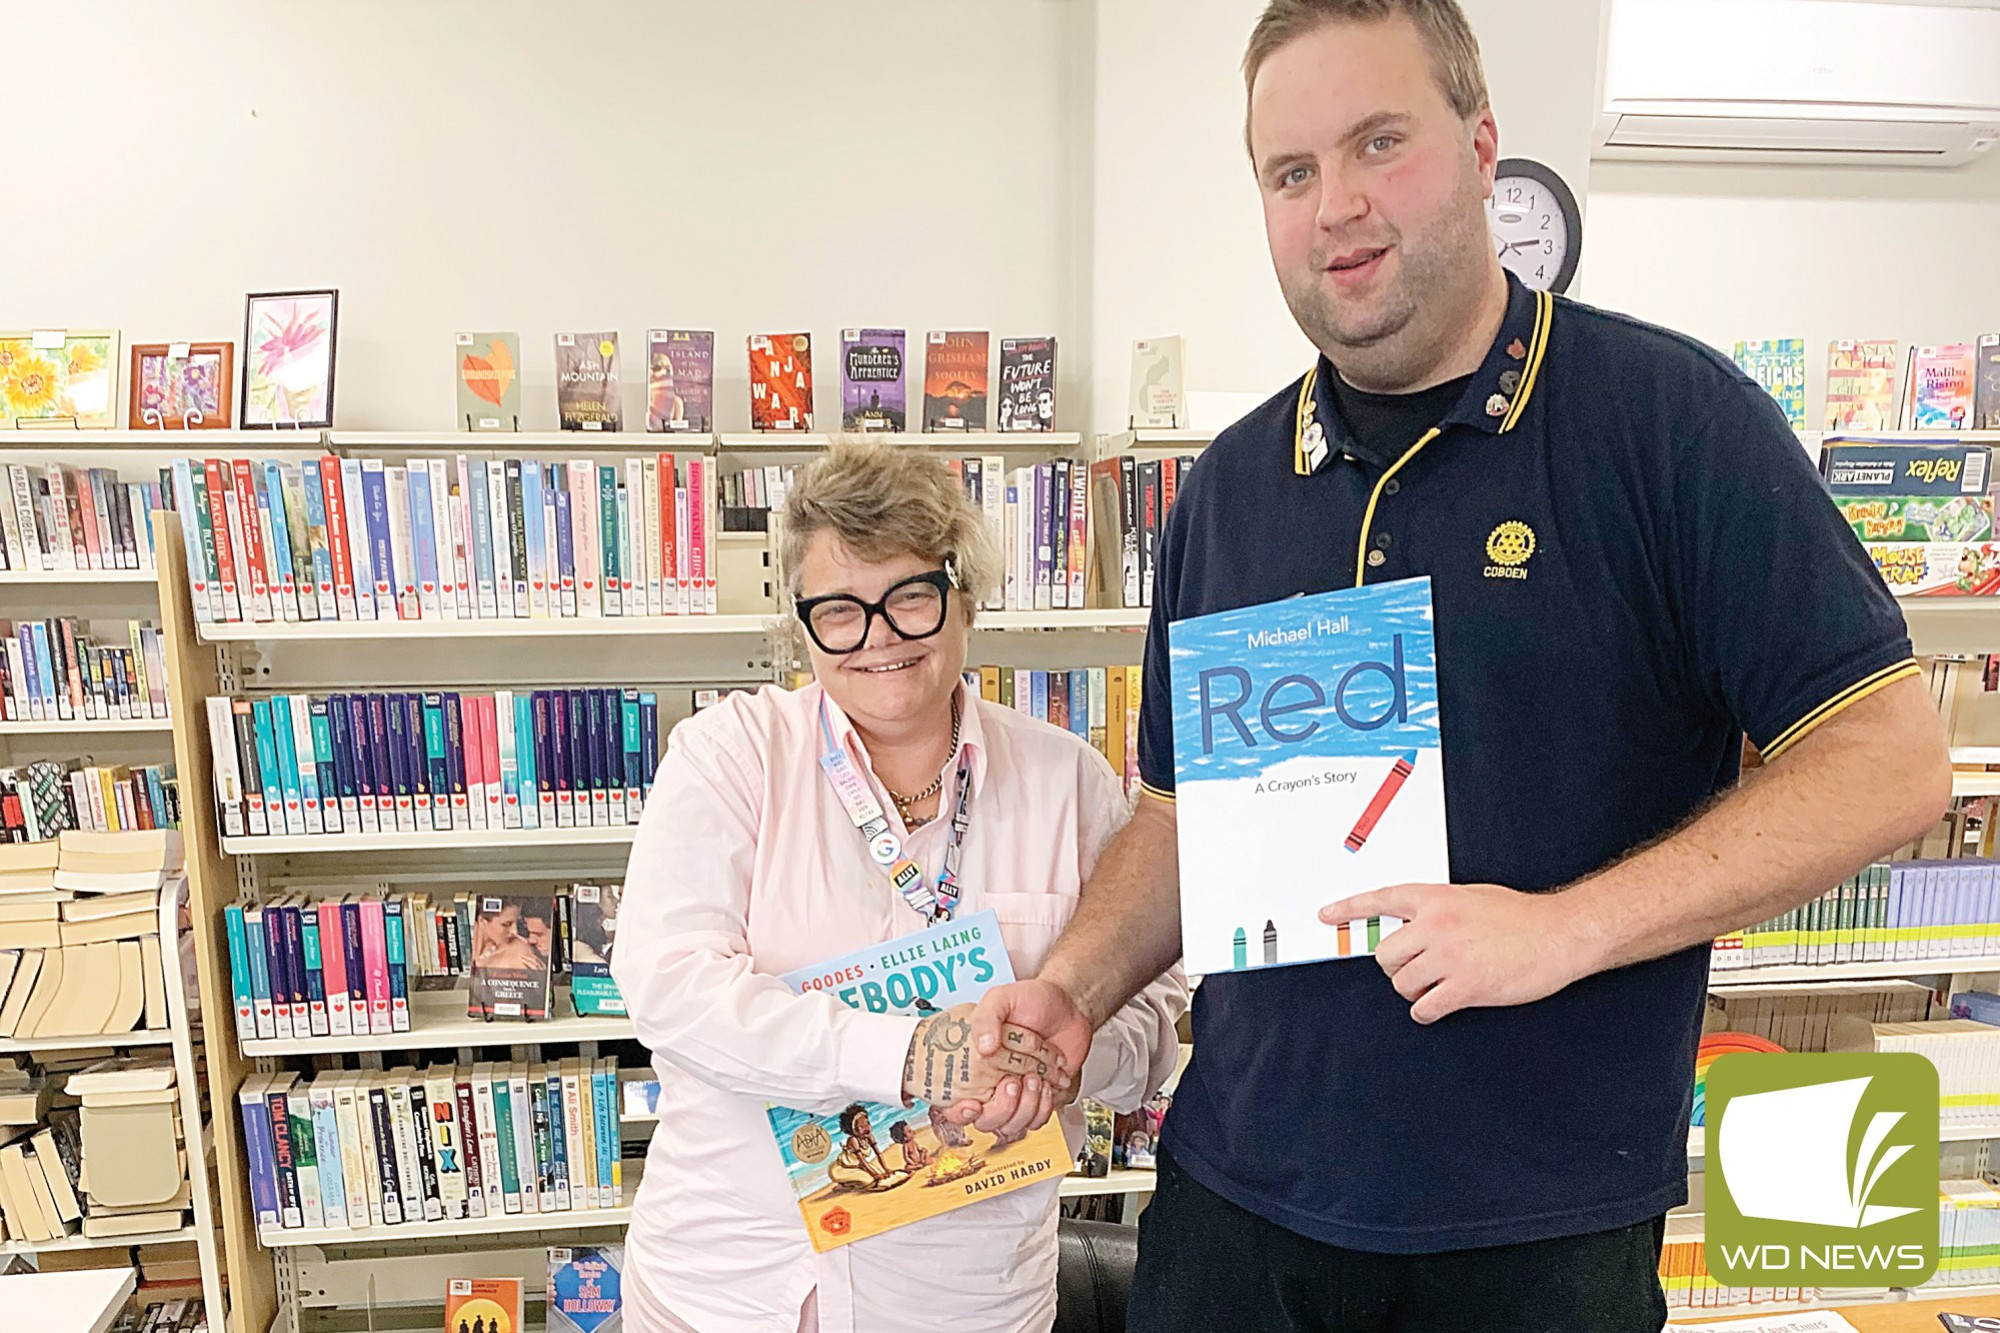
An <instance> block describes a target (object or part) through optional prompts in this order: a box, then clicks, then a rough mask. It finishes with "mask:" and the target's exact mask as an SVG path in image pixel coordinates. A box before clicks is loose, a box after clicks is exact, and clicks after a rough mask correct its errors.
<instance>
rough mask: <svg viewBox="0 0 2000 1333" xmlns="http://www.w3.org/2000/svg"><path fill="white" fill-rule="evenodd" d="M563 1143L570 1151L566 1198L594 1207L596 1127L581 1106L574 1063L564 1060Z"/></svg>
mask: <svg viewBox="0 0 2000 1333" xmlns="http://www.w3.org/2000/svg"><path fill="white" fill-rule="evenodd" d="M562 1103H563V1142H564V1143H565V1144H567V1145H568V1148H569V1197H570V1203H571V1205H572V1206H573V1207H576V1208H594V1207H596V1206H597V1145H596V1143H595V1142H594V1141H593V1136H592V1131H593V1130H594V1129H595V1128H596V1125H595V1123H594V1122H593V1120H592V1119H591V1117H590V1115H589V1110H588V1108H587V1107H586V1106H585V1104H584V1086H583V1079H582V1077H581V1076H580V1075H579V1074H578V1072H577V1067H576V1062H575V1061H572V1060H565V1061H564V1062H563V1072H562Z"/></svg>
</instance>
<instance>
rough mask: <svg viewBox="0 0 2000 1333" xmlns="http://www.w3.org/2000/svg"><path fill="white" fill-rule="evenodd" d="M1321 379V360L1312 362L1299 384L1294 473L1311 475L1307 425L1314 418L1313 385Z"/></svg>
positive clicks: (1295, 414)
mask: <svg viewBox="0 0 2000 1333" xmlns="http://www.w3.org/2000/svg"><path fill="white" fill-rule="evenodd" d="M1318 380H1319V362H1317V361H1315V362H1313V363H1312V367H1311V368H1310V369H1308V370H1307V371H1306V377H1305V381H1304V382H1303V383H1301V384H1300V385H1299V405H1298V408H1297V410H1296V411H1294V412H1293V414H1292V475H1293V476H1298V477H1310V476H1311V475H1312V469H1311V468H1310V467H1308V466H1306V426H1307V424H1308V423H1310V422H1311V421H1312V419H1313V385H1314V384H1315V383H1317V382H1318Z"/></svg>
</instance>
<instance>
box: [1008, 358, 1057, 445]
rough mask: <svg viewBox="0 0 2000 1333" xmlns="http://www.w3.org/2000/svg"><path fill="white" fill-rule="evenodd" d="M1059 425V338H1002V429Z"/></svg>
mask: <svg viewBox="0 0 2000 1333" xmlns="http://www.w3.org/2000/svg"><path fill="white" fill-rule="evenodd" d="M1055 428H1056V340H1055V339H1054V338H1002V339H1001V340H1000V429H1001V430H1004V431H1017V430H1031V431H1048V430H1054V429H1055Z"/></svg>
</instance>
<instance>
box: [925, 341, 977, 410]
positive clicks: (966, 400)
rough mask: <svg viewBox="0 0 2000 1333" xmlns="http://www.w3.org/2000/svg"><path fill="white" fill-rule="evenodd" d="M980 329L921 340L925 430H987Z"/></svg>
mask: <svg viewBox="0 0 2000 1333" xmlns="http://www.w3.org/2000/svg"><path fill="white" fill-rule="evenodd" d="M987 343H988V335H987V334H986V333H985V332H983V331H981V332H959V333H954V332H944V331H940V332H934V333H931V334H929V335H927V336H926V337H925V339H924V429H925V430H928V431H943V430H951V431H967V430H985V429H986V354H987Z"/></svg>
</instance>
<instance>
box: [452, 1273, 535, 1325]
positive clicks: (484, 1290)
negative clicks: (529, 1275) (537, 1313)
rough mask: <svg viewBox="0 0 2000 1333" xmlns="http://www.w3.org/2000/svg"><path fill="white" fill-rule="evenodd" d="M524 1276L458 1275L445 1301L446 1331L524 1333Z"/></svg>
mask: <svg viewBox="0 0 2000 1333" xmlns="http://www.w3.org/2000/svg"><path fill="white" fill-rule="evenodd" d="M521 1326H522V1316H521V1279H520V1278H517V1277H455V1278H451V1279H449V1280H448V1285H447V1287H446V1289H445V1301H444V1328H445V1333H481V1331H482V1330H484V1333H521Z"/></svg>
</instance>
